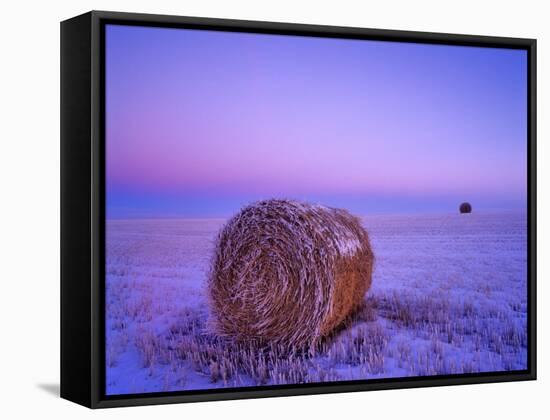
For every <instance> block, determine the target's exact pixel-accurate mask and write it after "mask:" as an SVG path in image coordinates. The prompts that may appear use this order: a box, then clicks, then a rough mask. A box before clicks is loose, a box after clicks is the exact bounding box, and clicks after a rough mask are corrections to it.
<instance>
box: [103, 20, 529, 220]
mask: <svg viewBox="0 0 550 420" xmlns="http://www.w3.org/2000/svg"><path fill="white" fill-rule="evenodd" d="M106 35H107V38H106V77H107V80H106V93H107V102H106V118H107V121H106V127H107V139H106V144H107V158H106V163H107V216H108V217H113V218H121V217H226V216H229V215H231V214H232V213H234V212H235V211H237V210H238V209H239V207H240V206H242V205H244V204H246V203H247V202H250V201H253V200H257V199H262V198H270V197H287V198H297V199H303V200H307V201H314V202H321V203H324V204H328V205H333V206H337V207H343V208H348V209H350V210H352V211H354V212H356V213H358V214H368V213H418V212H456V210H457V206H458V204H459V203H460V202H461V201H465V200H467V201H471V202H472V204H473V206H474V209H486V210H489V209H491V210H492V209H525V206H526V183H527V176H526V175H527V172H526V171H527V169H526V168H527V153H526V144H527V143H526V142H527V120H526V112H527V109H526V104H527V64H526V63H527V62H526V52H525V51H521V50H505V49H492V48H474V47H451V46H437V45H421V44H407V43H390V42H375V41H359V40H342V39H327V38H310V37H296V36H281V35H258V34H244V33H227V32H215V31H198V30H182V29H166V28H150V27H149V28H147V27H135V26H118V25H108V26H107V29H106Z"/></svg>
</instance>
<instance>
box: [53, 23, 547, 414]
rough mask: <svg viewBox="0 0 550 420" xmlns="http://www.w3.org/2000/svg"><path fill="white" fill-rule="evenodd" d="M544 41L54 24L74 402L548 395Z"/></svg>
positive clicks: (66, 358)
mask: <svg viewBox="0 0 550 420" xmlns="http://www.w3.org/2000/svg"><path fill="white" fill-rule="evenodd" d="M535 46H536V43H535V40H532V39H515V38H500V37H486V36H471V35H449V34H433V33H421V32H401V31H387V30H372V29H360V28H338V27H330V26H314V25H297V24H283V23H267V22H250V21H235V20H219V19H206V18H187V17H176V16H159V15H143V14H129V13H113V12H90V13H87V14H84V15H81V16H78V17H75V18H73V19H69V20H67V21H64V22H62V24H61V211H62V213H61V395H62V397H63V398H66V399H69V400H71V401H74V402H77V403H79V404H83V405H86V406H88V407H92V408H96V407H113V406H128V405H142V404H159V403H173V402H188V401H209V400H220V399H235V398H252V397H268V396H282V395H298V394H313V393H328V392H344V391H363V390H380V389H390V388H409V387H419V386H435V385H458V384H473V383H483V382H498V381H516V380H528V379H535V377H536V373H535V372H536V328H535V326H536V319H535V314H536V307H535V305H536V300H535V297H536V290H535V285H536V283H535V279H536V272H535V270H536V265H535V255H536V252H535V243H536V241H535V232H536V231H535V225H536V213H535V212H536V205H535V173H536V168H535V162H536V160H535V134H536V133H535V130H536V120H535V118H536V110H535V103H536V101H535V98H536V97H535V95H536V85H535V71H536V56H535V54H536V50H535Z"/></svg>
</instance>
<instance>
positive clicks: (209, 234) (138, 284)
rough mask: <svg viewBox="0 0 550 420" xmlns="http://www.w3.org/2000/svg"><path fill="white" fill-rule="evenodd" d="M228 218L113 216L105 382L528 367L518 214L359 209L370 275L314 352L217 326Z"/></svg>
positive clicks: (122, 388)
mask: <svg viewBox="0 0 550 420" xmlns="http://www.w3.org/2000/svg"><path fill="white" fill-rule="evenodd" d="M223 223H224V221H223V220H213V219H201V220H199V219H179V220H110V221H108V222H107V267H106V273H107V277H106V341H107V347H106V370H107V371H106V378H107V390H106V391H107V394H125V393H141V392H159V391H179V390H191V389H206V388H220V387H241V386H250V385H269V384H280V383H304V382H320V381H333V380H353V379H368V378H383V377H404V376H418V375H422V376H424V375H437V374H453V373H471V372H487V371H503V370H518V369H525V368H526V364H527V351H526V350H527V349H526V347H527V330H526V320H527V319H526V316H527V249H526V244H527V230H526V218H525V215H524V214H521V213H504V212H502V213H491V214H489V213H485V214H484V213H472V214H469V215H459V214H452V215H439V216H431V215H430V216H428V215H425V216H370V217H365V218H364V225H365V227H366V228H367V230H368V232H369V234H370V237H371V241H372V245H373V248H374V252H375V257H376V261H375V270H374V278H373V285H372V287H371V289H370V290H369V292H368V293H367V295H366V298H365V306H364V307H363V308H362V309H361V310H360V311H358V313H356V314H355V315H354V316H353V317H352V319H350V320H349V322H347V325H345V326H344V328H342V329H341V330H340V331H339V332H338V333H337V334H336V335H335V336H334V337H332V338H330V339H328V340H326V341H325V342H324V343H323V344H322V346H321V347H320V349H319V352H318V354H316V355H314V356H313V357H310V356H307V355H304V356H292V357H287V356H286V355H280V354H278V353H277V351H272V352H258V351H257V350H255V349H253V348H246V347H243V346H239V347H237V346H234V345H231V344H230V343H227V342H225V341H224V340H222V339H220V338H218V337H216V336H215V335H214V334H212V333H211V332H210V329H209V326H208V317H209V313H208V300H207V296H206V294H205V293H206V291H205V281H206V276H207V273H208V269H209V261H210V255H211V252H212V247H213V241H214V238H215V236H216V233H217V231H218V230H219V228H220V227H221V226H222V225H223Z"/></svg>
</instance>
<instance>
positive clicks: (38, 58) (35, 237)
mask: <svg viewBox="0 0 550 420" xmlns="http://www.w3.org/2000/svg"><path fill="white" fill-rule="evenodd" d="M545 3H547V2H545V1H529V0H522V1H520V0H516V1H507V0H499V1H492V0H491V1H480V0H461V1H453V2H446V1H443V0H434V1H427V0H402V1H392V0H385V1H368V0H361V1H347V0H335V1H322V0H315V1H299V0H264V1H261V0H255V1H254V0H250V1H249V0H231V1H227V0H225V1H224V0H219V1H218V0H178V1H165V0H154V1H143V0H132V1H122V0H120V1H119V0H111V1H104V0H97V1H74V0H73V1H67V2H61V1H57V2H52V1H40V2H38V1H36V2H34V3H33V2H24V1H10V2H4V3H3V5H2V22H1V24H0V31H1V37H0V40H1V45H2V47H1V52H2V54H1V64H0V72H1V77H0V86H1V90H0V98H1V106H2V109H1V111H2V112H1V114H0V115H1V120H0V121H1V122H0V127H1V131H0V159H1V161H0V183H1V184H0V187H1V190H0V191H1V197H2V198H1V201H0V244H1V245H0V246H1V248H0V285H1V286H0V287H1V293H0V322H1V329H0V332H1V335H0V363H1V364H0V396H1V397H0V401H1V404H0V416H1V417H3V418H5V419H12V418H23V417H28V418H33V417H31V416H36V417H43V416H45V417H46V418H50V417H51V418H71V419H80V418H91V417H95V418H98V417H101V418H117V419H119V418H120V419H124V418H132V419H139V418H151V417H154V418H159V419H160V418H163V419H168V418H179V419H207V418H216V417H219V418H224V419H230V418H239V419H244V418H256V417H262V418H265V419H271V418H273V419H283V420H286V419H291V418H306V417H307V418H313V419H314V418H327V419H345V418H346V417H353V418H355V419H359V418H370V419H382V418H383V419H387V418H407V419H414V418H421V419H424V420H426V419H432V418H445V419H455V418H456V419H464V418H472V419H474V418H485V419H487V418H488V419H499V420H501V419H518V418H525V417H528V416H533V417H534V418H541V417H542V416H543V411H546V415H547V414H548V412H549V411H550V410H549V405H550V404H548V401H549V400H550V397H549V395H550V386H549V384H550V380H549V379H548V375H549V374H550V368H549V365H550V362H549V360H548V357H550V354H549V352H548V339H549V338H548V332H549V331H550V328H549V325H548V322H549V319H548V318H549V305H547V304H546V301H547V300H548V298H549V297H550V296H549V288H548V286H547V285H546V284H545V280H546V279H547V278H548V275H549V274H550V267H549V262H548V260H549V256H550V255H549V249H548V248H549V242H548V241H549V239H548V238H549V222H548V219H547V218H546V217H545V215H547V214H549V213H550V198H549V195H548V190H549V188H548V185H547V182H548V179H549V176H550V167H549V166H550V159H549V150H548V149H549V145H548V141H547V137H548V130H549V126H548V124H547V119H546V118H547V117H548V116H549V108H548V99H549V92H548V88H549V82H548V77H547V75H549V74H550V62H549V53H550V47H549V45H550V29H549V28H550V24H549V20H548V17H549V16H550V13H549V12H548V10H545V9H546V8H545ZM91 9H96V10H115V11H128V12H148V13H163V14H177V15H187V16H207V17H220V18H233V19H254V20H269V21H281V22H298V23H314V24H327V25H341V26H360V27H372V28H385V29H408V30H417V31H433V32H454V33H465V34H478V35H501V36H512V37H529V38H537V39H538V57H539V62H538V74H539V79H538V94H539V96H538V118H539V124H538V133H539V135H538V144H539V151H538V157H539V174H538V176H539V189H538V194H539V208H538V211H539V222H538V226H539V230H538V233H539V248H538V257H539V276H538V279H539V289H538V296H539V298H538V302H539V311H538V320H539V378H540V379H539V380H538V381H537V382H525V383H505V384H491V385H476V386H455V387H443V388H430V389H415V390H399V391H379V392H370V393H354V394H339V395H324V396H307V397H290V398H272V399H261V400H248V401H229V402H217V403H206V404H204V403H203V404H188V405H172V406H157V407H142V408H129V409H128V408H126V409H113V410H102V411H99V412H98V411H96V412H92V411H90V410H87V409H84V408H81V407H79V406H77V405H75V404H72V403H70V402H67V401H64V400H61V399H59V398H57V397H56V396H55V393H57V392H58V384H59V374H58V372H59V356H58V354H59V327H58V324H59V21H61V20H64V19H67V18H70V17H72V16H75V15H77V14H80V13H83V12H86V11H88V10H91ZM545 256H546V258H545ZM537 412H538V413H539V414H538V415H537V414H536V413H537Z"/></svg>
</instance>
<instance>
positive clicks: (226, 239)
mask: <svg viewBox="0 0 550 420" xmlns="http://www.w3.org/2000/svg"><path fill="white" fill-rule="evenodd" d="M373 262H374V256H373V253H372V249H371V246H370V242H369V238H368V234H367V232H366V231H365V229H364V228H363V227H362V226H361V223H360V221H359V219H358V218H356V217H355V216H352V215H351V214H350V213H348V212H347V211H346V210H340V209H334V208H329V207H324V206H320V205H312V204H307V203H302V202H297V201H289V200H267V201H261V202H257V203H254V204H252V205H249V206H248V207H245V208H244V209H242V210H241V211H240V212H239V213H238V214H237V215H235V216H234V217H233V218H232V219H230V220H229V221H228V222H227V224H226V225H225V226H224V227H223V229H222V230H221V232H220V233H219V235H218V238H217V243H216V248H215V255H214V258H213V263H212V271H211V273H210V277H209V284H208V289H209V295H210V302H211V309H212V313H213V315H214V323H215V328H216V329H217V332H218V333H219V334H221V335H226V336H230V337H233V338H234V339H236V340H238V341H257V342H261V343H266V344H270V345H281V346H285V347H287V346H290V347H293V348H302V347H309V348H312V346H314V345H315V344H316V343H317V342H318V340H319V339H320V338H321V337H323V336H325V335H327V334H329V333H330V332H331V331H333V330H334V328H335V327H337V326H338V325H339V324H341V323H342V321H343V320H344V319H345V318H346V317H347V316H348V315H349V314H350V313H351V312H352V311H354V310H355V309H356V308H357V307H358V306H359V305H361V303H363V300H364V295H365V293H366V292H367V290H368V289H369V287H370V285H371V279H372V269H373Z"/></svg>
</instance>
